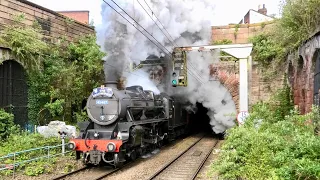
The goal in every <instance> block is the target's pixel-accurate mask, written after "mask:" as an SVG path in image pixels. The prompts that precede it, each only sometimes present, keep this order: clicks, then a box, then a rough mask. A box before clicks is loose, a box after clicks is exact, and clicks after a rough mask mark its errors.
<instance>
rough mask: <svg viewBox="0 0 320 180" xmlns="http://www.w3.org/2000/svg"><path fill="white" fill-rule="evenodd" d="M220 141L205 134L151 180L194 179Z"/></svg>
mask: <svg viewBox="0 0 320 180" xmlns="http://www.w3.org/2000/svg"><path fill="white" fill-rule="evenodd" d="M218 142H219V141H218V140H217V139H212V137H211V138H210V137H205V136H204V137H202V138H200V139H199V140H198V141H196V142H195V143H194V144H192V145H191V146H190V147H189V148H188V149H186V150H185V151H183V152H182V153H180V154H179V155H178V156H177V157H175V158H174V159H173V160H172V161H170V162H169V163H167V164H166V165H164V166H163V167H162V168H161V169H159V170H158V171H157V172H156V173H154V174H153V175H152V176H151V177H149V180H151V179H166V180H167V179H183V180H187V179H191V180H194V179H195V178H196V177H197V175H198V173H199V172H200V170H201V169H202V167H203V165H204V163H205V162H206V160H207V159H208V157H209V155H210V154H211V152H212V151H213V149H214V148H215V146H216V145H217V144H218Z"/></svg>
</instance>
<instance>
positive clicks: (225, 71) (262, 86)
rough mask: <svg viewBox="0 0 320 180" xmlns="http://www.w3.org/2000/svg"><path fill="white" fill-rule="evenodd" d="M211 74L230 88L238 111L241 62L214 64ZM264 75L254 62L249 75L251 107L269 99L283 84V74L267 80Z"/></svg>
mask: <svg viewBox="0 0 320 180" xmlns="http://www.w3.org/2000/svg"><path fill="white" fill-rule="evenodd" d="M210 74H211V75H212V76H214V77H216V78H217V79H218V80H219V81H220V82H221V83H222V84H223V85H224V86H225V87H226V88H227V89H228V90H229V92H230V94H231V95H232V98H233V101H234V102H235V104H236V108H237V111H239V63H238V62H230V61H226V62H220V63H219V64H213V65H212V66H211V73H210ZM249 74H250V71H249ZM262 75H263V74H262V71H261V69H259V68H258V65H257V64H253V65H252V70H251V75H249V90H248V91H249V107H251V106H252V105H253V104H255V103H257V102H259V101H264V100H268V99H269V98H270V97H271V95H272V94H273V93H274V92H276V91H277V90H278V89H279V88H281V87H282V85H283V82H284V79H283V76H279V77H278V78H275V79H272V80H266V79H264V78H263V76H262Z"/></svg>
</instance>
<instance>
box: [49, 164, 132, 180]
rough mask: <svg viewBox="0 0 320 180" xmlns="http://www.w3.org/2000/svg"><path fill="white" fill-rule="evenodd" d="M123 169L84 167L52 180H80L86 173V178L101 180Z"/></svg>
mask: <svg viewBox="0 0 320 180" xmlns="http://www.w3.org/2000/svg"><path fill="white" fill-rule="evenodd" d="M129 164H131V162H129V163H127V164H125V165H124V166H122V167H121V168H124V167H125V166H128V165H129ZM121 168H116V169H110V168H109V169H105V167H83V168H80V169H78V170H75V171H72V172H70V173H67V174H63V175H61V176H58V177H55V178H53V179H52V180H62V179H79V173H85V176H86V177H88V178H89V177H90V179H91V180H100V179H103V178H105V177H107V176H109V175H111V174H113V173H115V172H117V171H118V170H120V169H121Z"/></svg>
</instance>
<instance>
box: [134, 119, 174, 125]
mask: <svg viewBox="0 0 320 180" xmlns="http://www.w3.org/2000/svg"><path fill="white" fill-rule="evenodd" d="M165 121H168V119H148V120H141V121H132V122H131V123H133V124H134V125H140V124H149V123H156V122H165Z"/></svg>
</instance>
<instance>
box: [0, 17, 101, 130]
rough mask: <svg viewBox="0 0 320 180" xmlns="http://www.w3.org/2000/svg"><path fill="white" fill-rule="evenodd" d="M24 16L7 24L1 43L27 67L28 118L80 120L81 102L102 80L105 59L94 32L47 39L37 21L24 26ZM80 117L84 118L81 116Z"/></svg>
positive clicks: (44, 122)
mask: <svg viewBox="0 0 320 180" xmlns="http://www.w3.org/2000/svg"><path fill="white" fill-rule="evenodd" d="M23 19H24V18H23V16H19V18H18V20H17V21H16V22H15V23H14V24H11V25H7V26H6V27H5V29H4V30H3V31H2V33H1V35H0V43H1V44H2V45H4V46H5V47H9V48H10V49H11V50H12V53H13V54H14V56H15V57H16V58H17V59H16V60H17V61H19V62H20V63H21V64H23V66H24V67H25V68H26V70H27V74H28V77H27V78H28V86H29V89H28V113H29V114H28V117H29V120H30V121H31V122H32V123H35V124H41V125H42V124H46V123H48V121H49V120H53V119H54V120H64V121H68V122H71V123H72V122H75V121H77V119H76V118H72V117H79V114H80V115H83V109H82V106H81V104H82V101H83V100H85V99H86V98H87V97H88V95H89V94H90V92H91V90H92V88H94V87H95V86H98V85H99V84H101V83H103V61H102V58H103V57H104V56H105V55H106V54H105V53H103V52H101V51H100V47H99V46H98V45H97V44H96V37H95V36H94V35H85V36H82V37H79V38H76V39H74V40H72V41H67V40H66V38H65V37H64V36H61V38H60V39H54V40H55V42H54V43H53V42H48V40H46V39H45V37H44V35H43V33H42V29H41V28H40V26H39V25H38V24H37V23H34V25H33V26H24V25H22V23H20V22H21V21H23ZM79 119H81V118H80V117H79Z"/></svg>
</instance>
